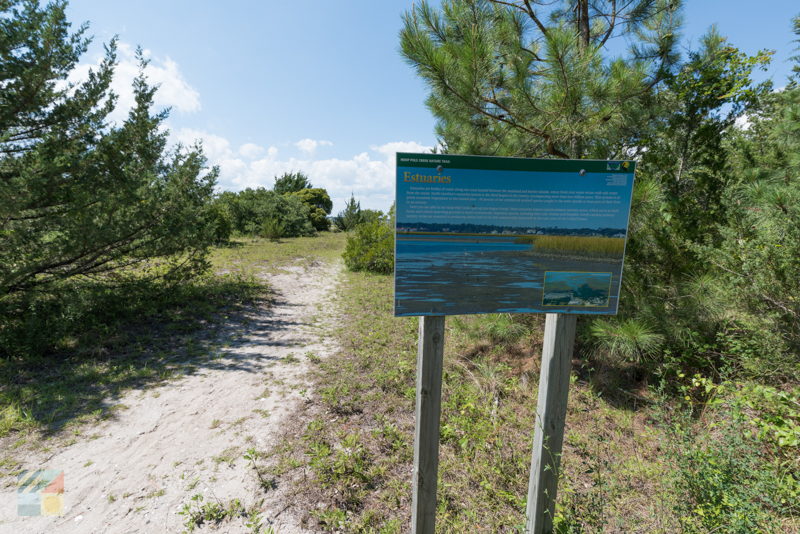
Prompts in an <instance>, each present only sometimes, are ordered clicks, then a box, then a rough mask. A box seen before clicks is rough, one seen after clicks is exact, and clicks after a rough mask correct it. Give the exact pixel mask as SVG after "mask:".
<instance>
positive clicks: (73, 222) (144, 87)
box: [0, 1, 225, 314]
mask: <svg viewBox="0 0 800 534" xmlns="http://www.w3.org/2000/svg"><path fill="white" fill-rule="evenodd" d="M0 7H2V17H0V26H2V31H1V32H0V34H1V35H2V39H0V76H1V77H2V79H3V91H2V97H0V300H4V299H7V298H8V297H9V295H14V294H18V293H25V292H28V291H31V290H33V289H36V290H39V291H41V290H46V288H47V287H48V286H50V285H52V284H54V283H55V282H57V281H59V280H64V279H69V278H73V277H76V276H83V277H87V276H93V277H98V276H105V275H107V274H108V273H112V272H120V271H123V270H124V271H128V272H129V271H130V270H131V268H132V267H137V268H138V269H139V270H140V271H141V270H148V269H149V270H151V271H152V272H153V273H154V274H155V273H157V274H158V275H160V276H171V277H185V276H190V275H193V274H196V273H197V272H199V271H202V270H203V269H204V268H205V267H206V261H205V257H206V253H207V250H208V246H209V245H210V244H211V243H212V242H214V241H216V240H219V239H220V238H222V237H224V233H225V231H224V227H223V226H224V225H221V224H219V221H218V219H217V214H216V213H214V211H213V210H212V209H211V208H210V200H211V197H212V193H213V187H214V183H215V181H216V177H217V170H216V169H212V170H211V171H210V172H205V171H204V169H205V164H206V160H205V158H204V156H203V153H202V151H201V150H200V148H199V147H194V148H191V149H188V150H187V149H184V148H182V147H178V148H176V149H173V150H168V149H167V146H166V143H167V133H166V132H165V131H162V130H161V129H160V127H161V125H162V123H163V121H164V119H165V118H166V116H167V115H166V112H162V113H156V114H152V113H151V109H152V104H153V95H154V93H155V89H154V88H153V87H150V86H149V85H148V84H147V81H146V79H145V78H144V75H143V74H142V73H141V72H142V71H141V70H140V74H139V76H138V77H137V78H136V80H135V81H134V86H133V89H134V95H135V105H134V107H133V109H132V110H131V111H130V113H129V115H128V117H127V119H126V120H125V121H124V122H123V123H122V124H120V125H116V126H111V125H109V124H107V122H106V121H107V116H108V114H109V112H110V111H111V110H112V109H113V106H114V103H115V99H114V98H113V97H110V91H109V84H110V82H111V78H112V75H113V70H114V64H115V60H116V56H115V48H116V45H115V42H113V41H112V42H111V43H110V44H109V45H108V47H107V50H106V57H105V59H104V60H103V62H102V63H101V65H100V66H99V67H98V68H97V69H96V70H95V71H93V72H92V73H91V74H90V76H89V78H88V80H87V81H85V82H83V83H80V84H77V85H75V86H74V87H68V86H66V85H64V84H63V83H61V82H62V80H64V79H65V78H66V76H67V74H68V73H69V71H70V70H71V69H72V68H73V67H74V66H75V64H76V62H77V61H78V58H79V56H80V55H81V54H82V53H83V52H84V51H85V50H86V46H87V43H88V40H87V39H85V38H84V37H83V33H84V28H83V27H81V28H80V29H79V30H78V31H77V32H76V33H75V34H72V35H71V34H70V33H69V23H68V22H67V21H66V18H65V15H64V9H65V3H64V2H54V3H52V4H49V5H47V6H46V7H39V5H38V2H19V1H10V2H3V3H2V4H0ZM145 63H146V62H145V61H144V60H143V59H142V58H141V56H140V69H143V68H144V65H145ZM156 265H157V266H158V267H157V268H156ZM3 313H4V314H6V313H12V314H14V313H23V310H22V309H21V308H16V307H15V306H12V308H11V310H9V309H4V311H3Z"/></svg>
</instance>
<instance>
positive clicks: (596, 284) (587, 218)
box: [395, 153, 635, 316]
mask: <svg viewBox="0 0 800 534" xmlns="http://www.w3.org/2000/svg"><path fill="white" fill-rule="evenodd" d="M634 167H635V163H634V162H632V161H599V160H544V159H527V158H503V157H489V156H461V155H448V154H412V153H398V154H397V208H396V209H397V212H396V240H395V315H398V316H409V315H460V314H472V313H500V312H507V313H571V314H616V313H617V305H618V298H619V288H620V281H621V277H622V265H623V258H624V255H625V240H626V237H627V233H628V217H629V214H630V204H631V194H632V192H633V175H634Z"/></svg>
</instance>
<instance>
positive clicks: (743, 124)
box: [733, 113, 753, 130]
mask: <svg viewBox="0 0 800 534" xmlns="http://www.w3.org/2000/svg"><path fill="white" fill-rule="evenodd" d="M733 125H734V126H735V127H736V128H739V129H740V130H749V129H750V127H751V126H752V125H753V122H752V121H751V120H750V117H749V116H748V115H747V113H742V114H741V115H739V116H738V117H736V120H735V121H733Z"/></svg>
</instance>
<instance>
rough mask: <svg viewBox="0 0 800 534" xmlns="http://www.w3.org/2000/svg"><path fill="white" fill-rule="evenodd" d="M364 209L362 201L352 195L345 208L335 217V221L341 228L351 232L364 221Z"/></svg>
mask: <svg viewBox="0 0 800 534" xmlns="http://www.w3.org/2000/svg"><path fill="white" fill-rule="evenodd" d="M362 211H363V210H362V209H361V202H359V201H357V200H356V198H355V197H354V196H353V195H350V200H348V201H347V204H345V206H344V209H343V210H342V211H340V212H339V214H338V215H337V216H336V217H334V219H333V223H334V224H335V225H336V227H337V228H338V229H339V230H341V231H343V232H349V231H350V230H352V229H354V228H355V227H356V226H358V225H359V224H361V223H362V222H364V216H363V214H362Z"/></svg>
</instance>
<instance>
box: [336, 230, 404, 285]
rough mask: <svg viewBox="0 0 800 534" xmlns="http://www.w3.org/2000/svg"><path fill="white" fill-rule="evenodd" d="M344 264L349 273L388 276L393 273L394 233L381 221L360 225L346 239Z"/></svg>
mask: <svg viewBox="0 0 800 534" xmlns="http://www.w3.org/2000/svg"><path fill="white" fill-rule="evenodd" d="M342 257H343V258H344V263H345V265H346V266H347V268H348V269H350V270H351V271H367V272H371V273H378V274H390V273H391V272H392V271H394V231H393V229H392V228H391V227H390V226H389V225H388V224H386V223H385V222H381V221H372V222H368V223H365V224H361V225H359V226H357V227H356V229H355V231H354V232H353V233H352V234H351V235H349V236H348V237H347V246H346V248H345V251H344V254H343V256H342Z"/></svg>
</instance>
